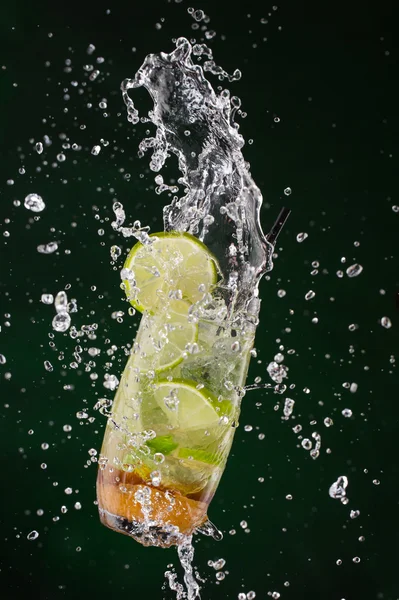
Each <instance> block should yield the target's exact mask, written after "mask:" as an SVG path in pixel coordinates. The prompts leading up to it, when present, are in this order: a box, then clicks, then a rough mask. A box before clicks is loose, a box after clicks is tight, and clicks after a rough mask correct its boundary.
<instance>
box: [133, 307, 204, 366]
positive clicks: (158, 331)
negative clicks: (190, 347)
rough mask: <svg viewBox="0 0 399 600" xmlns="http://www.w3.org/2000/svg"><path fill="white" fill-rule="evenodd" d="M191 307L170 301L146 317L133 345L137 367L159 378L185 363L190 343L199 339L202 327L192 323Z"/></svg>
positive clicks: (146, 314)
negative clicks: (199, 328)
mask: <svg viewBox="0 0 399 600" xmlns="http://www.w3.org/2000/svg"><path fill="white" fill-rule="evenodd" d="M189 308H190V305H189V304H188V302H186V301H185V300H169V301H168V302H166V303H165V306H164V307H163V309H162V311H159V312H157V314H156V315H150V314H149V313H145V314H144V315H143V317H142V321H141V323H140V328H139V331H138V334H137V337H136V339H135V342H134V345H133V352H132V354H133V355H134V358H133V364H134V367H136V368H138V369H139V370H140V371H149V370H153V371H154V372H155V374H156V375H158V374H159V373H161V372H162V371H164V370H165V369H171V368H173V367H175V366H176V365H178V364H179V363H180V362H181V361H182V360H183V357H184V352H185V348H186V346H187V344H193V343H194V342H196V340H197V338H198V326H197V325H196V324H195V323H191V322H190V321H189V320H188V310H189Z"/></svg>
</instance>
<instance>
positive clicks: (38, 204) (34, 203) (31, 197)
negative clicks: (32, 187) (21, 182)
mask: <svg viewBox="0 0 399 600" xmlns="http://www.w3.org/2000/svg"><path fill="white" fill-rule="evenodd" d="M24 206H25V208H27V209H28V210H31V211H32V212H42V210H44V209H45V208H46V205H45V203H44V201H43V198H42V197H41V196H39V194H28V195H27V196H26V198H25V201H24Z"/></svg>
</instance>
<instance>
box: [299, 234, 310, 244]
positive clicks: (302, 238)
mask: <svg viewBox="0 0 399 600" xmlns="http://www.w3.org/2000/svg"><path fill="white" fill-rule="evenodd" d="M307 237H309V236H308V234H307V233H298V235H297V236H296V241H297V242H298V243H299V244H301V243H302V242H303V241H304V240H306V238H307Z"/></svg>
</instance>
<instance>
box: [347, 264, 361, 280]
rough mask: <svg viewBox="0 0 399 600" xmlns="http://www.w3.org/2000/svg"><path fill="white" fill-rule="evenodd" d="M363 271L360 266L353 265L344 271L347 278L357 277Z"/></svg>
mask: <svg viewBox="0 0 399 600" xmlns="http://www.w3.org/2000/svg"><path fill="white" fill-rule="evenodd" d="M362 271H363V267H362V265H359V264H357V263H355V264H354V265H351V266H350V267H348V268H347V269H346V274H347V276H348V277H357V276H358V275H360V273H361V272H362Z"/></svg>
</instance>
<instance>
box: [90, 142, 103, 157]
mask: <svg viewBox="0 0 399 600" xmlns="http://www.w3.org/2000/svg"><path fill="white" fill-rule="evenodd" d="M100 152H101V146H98V145H97V146H93V148H92V149H91V153H92V154H93V156H98V154H100Z"/></svg>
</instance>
